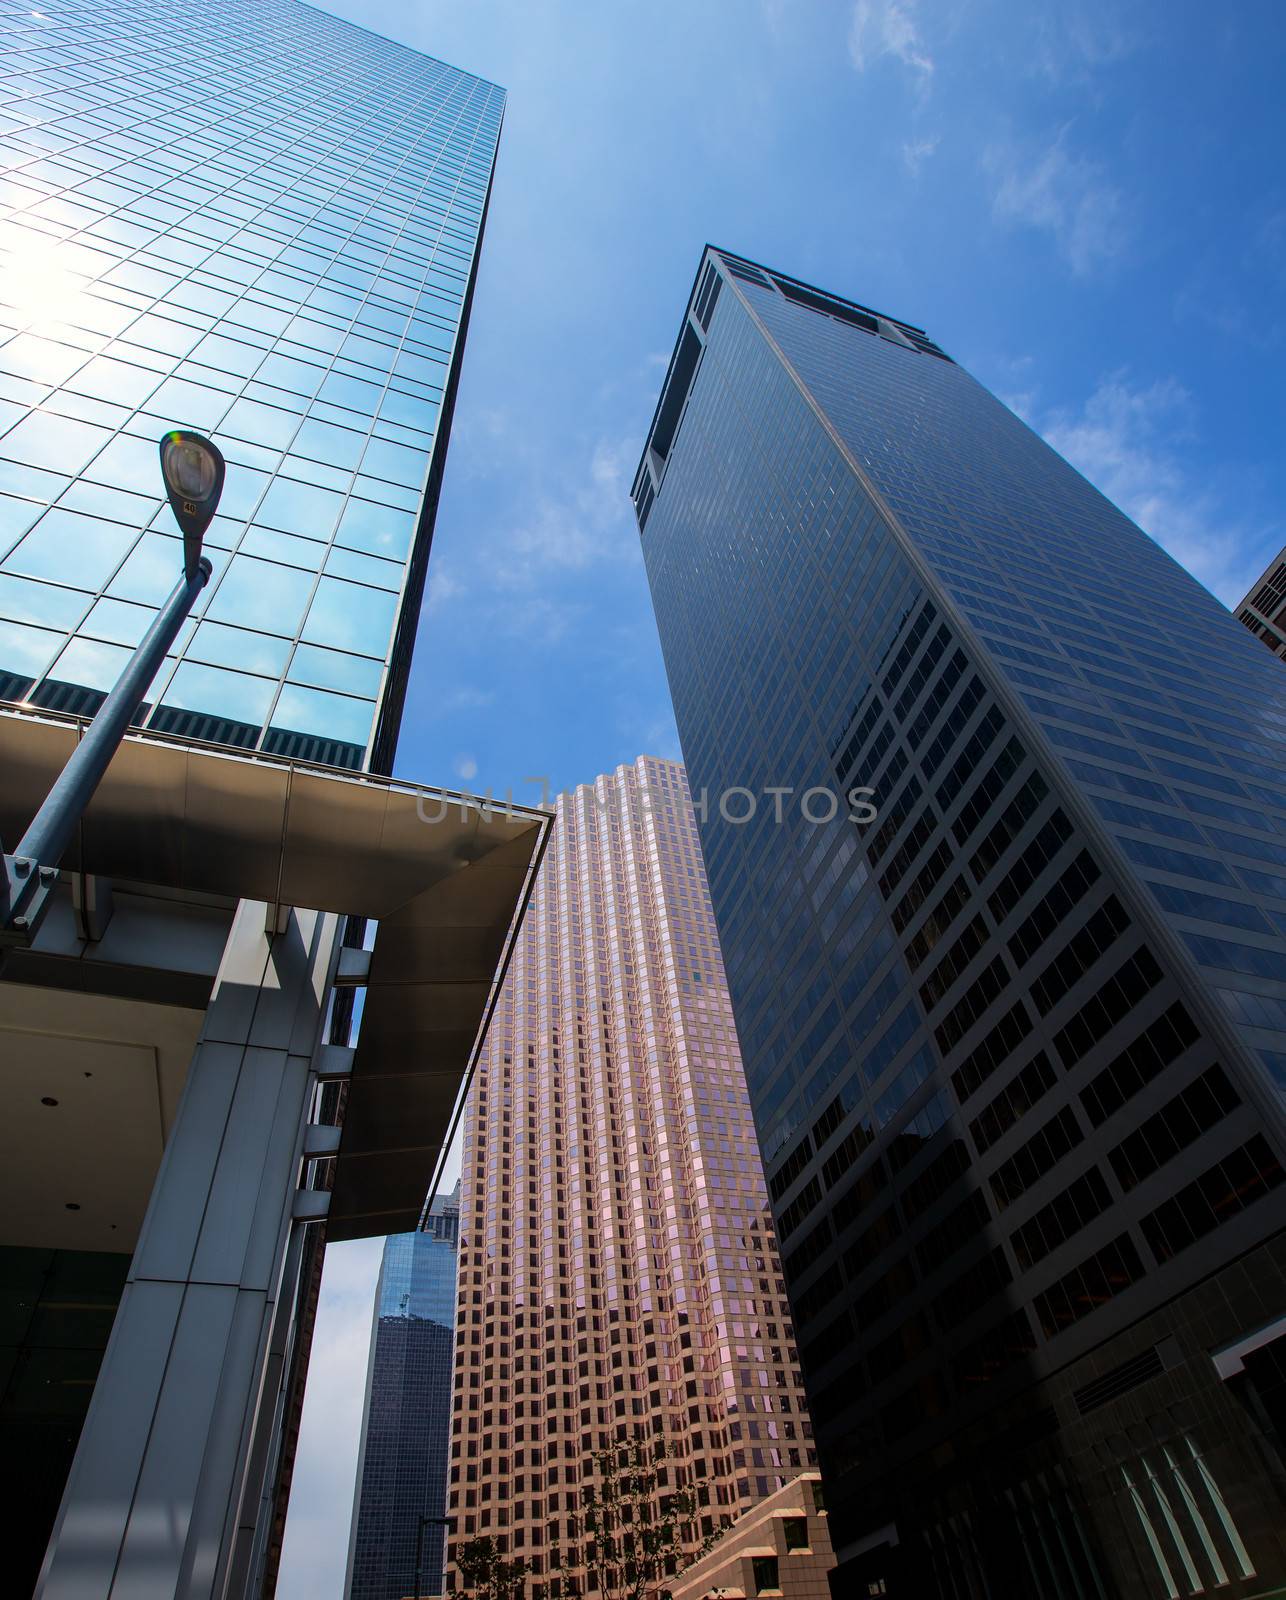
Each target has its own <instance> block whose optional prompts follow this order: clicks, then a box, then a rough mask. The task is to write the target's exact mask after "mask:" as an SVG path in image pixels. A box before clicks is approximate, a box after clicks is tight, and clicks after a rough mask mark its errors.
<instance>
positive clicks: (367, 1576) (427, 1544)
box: [347, 1184, 460, 1600]
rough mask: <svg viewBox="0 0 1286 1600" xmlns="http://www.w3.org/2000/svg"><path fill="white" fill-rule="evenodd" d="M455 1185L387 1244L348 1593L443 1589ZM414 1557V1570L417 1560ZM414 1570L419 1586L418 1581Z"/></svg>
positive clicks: (364, 1597) (395, 1596)
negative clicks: (421, 1223)
mask: <svg viewBox="0 0 1286 1600" xmlns="http://www.w3.org/2000/svg"><path fill="white" fill-rule="evenodd" d="M459 1231H460V1187H459V1184H457V1185H456V1189H455V1192H454V1193H453V1194H452V1195H450V1196H439V1197H438V1198H437V1199H436V1200H434V1202H433V1205H432V1207H431V1209H430V1211H429V1215H428V1217H427V1218H426V1219H425V1227H424V1229H423V1230H422V1231H421V1232H419V1233H399V1234H394V1235H393V1237H392V1238H390V1239H388V1240H386V1241H385V1244H384V1261H383V1265H382V1266H381V1268H380V1281H379V1287H378V1289H377V1290H376V1296H375V1325H374V1328H373V1329H372V1332H371V1356H370V1366H369V1369H368V1372H367V1378H366V1410H365V1413H364V1415H363V1418H362V1443H361V1451H360V1456H359V1462H358V1470H357V1486H356V1490H355V1494H354V1508H353V1531H352V1538H351V1541H350V1544H349V1552H348V1587H347V1595H348V1600H404V1597H405V1596H407V1595H422V1594H424V1595H427V1594H441V1592H442V1555H443V1549H444V1534H445V1529H444V1528H443V1527H442V1525H441V1522H440V1520H438V1521H435V1522H425V1521H424V1520H423V1519H425V1518H435V1519H441V1518H442V1517H444V1516H445V1514H446V1473H447V1436H448V1433H449V1431H450V1427H451V1375H452V1369H453V1365H454V1363H453V1356H454V1352H455V1297H456V1281H455V1279H456V1242H457V1239H458V1237H459ZM417 1555H418V1556H419V1558H420V1561H419V1571H418V1573H417V1570H416V1557H417ZM417 1576H418V1577H419V1580H420V1583H419V1588H418V1589H417V1588H416V1578H417Z"/></svg>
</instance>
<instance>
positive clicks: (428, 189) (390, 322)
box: [0, 0, 504, 770]
mask: <svg viewBox="0 0 1286 1600" xmlns="http://www.w3.org/2000/svg"><path fill="white" fill-rule="evenodd" d="M0 33H2V34H3V47H4V55H3V59H2V61H0V152H2V154H3V178H2V180H0V209H2V215H0V326H2V328H3V333H2V334H0V338H2V339H3V343H2V344H0V696H3V697H5V698H9V699H25V700H27V701H30V702H34V703H35V704H37V705H40V706H46V707H50V708H54V709H59V710H71V711H77V712H82V713H87V712H91V711H93V710H94V709H95V708H96V707H97V705H98V703H99V702H100V700H101V698H102V695H103V693H104V691H105V690H107V689H108V688H110V686H111V684H112V683H113V682H114V681H115V678H116V676H117V674H118V672H119V670H120V667H121V665H122V663H123V662H124V660H125V659H126V656H127V654H128V651H129V649H130V647H131V646H132V645H134V644H135V643H136V642H137V641H138V639H139V638H140V637H141V635H142V633H143V631H144V629H145V628H146V627H147V625H148V623H149V622H150V620H151V618H152V617H153V615H154V614H155V612H156V609H157V607H158V605H159V604H160V602H161V601H162V600H163V599H164V598H165V596H166V595H167V594H168V592H169V590H170V588H171V587H172V586H173V583H174V580H175V574H176V573H177V572H178V570H179V555H178V541H177V539H176V537H175V535H176V530H175V528H174V525H173V518H172V516H171V514H170V512H169V509H168V507H167V506H166V505H165V504H163V499H164V496H163V491H162V485H161V479H160V474H159V469H158V461H157V443H158V440H159V439H160V437H161V435H162V434H163V433H164V432H165V431H166V430H167V429H169V428H171V427H175V426H186V427H192V428H196V429H198V430H200V431H202V432H204V433H207V434H209V435H210V436H212V437H213V438H214V439H215V440H216V441H217V442H218V444H219V445H220V447H221V448H222V450H223V452H224V454H225V456H226V457H227V460H228V476H227V487H226V489H225V492H224V496H223V501H222V505H221V508H220V515H219V516H218V517H217V518H216V519H215V522H214V524H213V526H212V527H211V528H210V531H209V533H208V534H207V536H206V541H205V546H206V551H207V553H208V555H209V556H210V558H211V560H212V561H213V563H214V575H213V577H212V579H211V581H210V584H209V586H208V588H207V589H206V591H205V593H204V594H203V595H202V597H201V600H200V602H199V604H198V607H197V611H196V615H195V617H194V619H193V620H192V621H191V622H190V623H189V624H188V625H187V627H186V628H185V630H184V632H183V633H182V635H181V636H180V638H179V640H178V641H177V643H176V647H175V651H174V654H173V656H172V658H171V659H170V660H169V661H168V662H167V663H166V665H165V667H164V669H163V670H162V672H161V673H160V675H159V676H158V677H157V679H156V682H155V684H154V685H153V691H152V694H151V696H150V701H149V705H148V707H147V709H146V712H145V713H143V714H142V715H141V718H140V720H142V721H144V722H145V723H146V724H147V725H148V726H149V727H152V728H157V729H161V730H166V731H170V732H175V733H179V734H182V735H185V736H188V737H197V738H206V739H212V740H217V741H219V742H222V743H225V744H235V745H241V746H244V747H247V748H254V749H262V750H267V751H272V752H274V753H278V754H282V755H291V756H300V757H304V758H307V759H312V760H319V761H325V762H328V763H330V764H334V765H339V766H350V767H357V766H362V765H364V764H368V763H369V764H371V765H373V766H374V767H376V768H377V769H380V770H387V769H388V765H389V762H390V760H391V756H392V748H393V741H394V738H395V734H396V727H397V720H398V716H399V713H400V710H401V704H402V696H403V691H404V687H405V678H406V672H407V668H408V664H409V656H410V650H411V646H412V642H413V639H414V633H415V625H416V621H417V616H418V612H419V603H420V599H421V596H422V593H423V588H424V580H425V566H426V563H427V559H428V548H429V542H430V539H431V537H432V527H433V515H434V510H435V507H436V501H437V489H438V479H439V477H440V473H441V470H442V462H443V457H444V454H445V449H446V439H447V432H448V427H449V421H450V414H451V406H452V401H453V397H454V390H455V382H456V376H457V370H458V362H459V356H460V352H461V348H462V345H463V340H464V333H465V325H466V322H467V316H468V307H469V300H470V295H471V291H472V285H473V275H474V269H475V264H476V259H477V250H478V244H479V240H480V236H481V231H482V226H483V219H484V216H485V212H486V204H487V197H488V192H489V186H490V182H491V174H492V168H493V165H494V161H495V155H496V143H497V139H498V136H499V131H500V122H501V115H502V111H503V104H504V94H503V91H502V90H500V89H499V88H497V87H496V86H495V85H494V84H490V83H487V82H484V81H483V80H482V79H479V78H476V77H472V76H470V75H469V74H468V73H465V72H460V71H457V70H456V69H455V68H453V67H449V66H446V65H444V64H443V63H442V62H440V61H435V60H432V59H431V58H429V57H427V56H424V55H421V54H419V53H418V52H416V51H412V50H408V49H405V48H403V47H402V46H399V45H396V44H393V43H391V42H389V41H388V40H386V39H383V38H380V37H379V36H378V35H376V34H373V33H368V32H366V31H365V30H363V29H361V28H357V27H354V26H352V25H350V24H348V23H346V22H342V21H340V20H338V19H337V18H334V17H330V16H327V15H326V13H324V12H322V11H317V10H314V9H313V8H311V7H308V6H304V5H300V4H297V3H295V0H225V3H221V4H219V5H218V6H214V7H204V8H203V7H192V6H187V5H180V4H178V3H177V0H106V3H99V0H94V3H93V4H88V3H83V0H57V3H54V4H51V5H49V6H47V7H45V8H43V9H35V10H33V9H31V8H30V7H28V6H25V5H22V6H15V5H6V6H4V7H3V9H2V10H0Z"/></svg>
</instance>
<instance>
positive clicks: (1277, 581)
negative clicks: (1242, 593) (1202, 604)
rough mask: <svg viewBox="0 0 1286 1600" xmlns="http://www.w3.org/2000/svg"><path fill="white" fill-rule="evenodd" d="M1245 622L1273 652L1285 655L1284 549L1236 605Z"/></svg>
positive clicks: (1285, 566) (1285, 592)
mask: <svg viewBox="0 0 1286 1600" xmlns="http://www.w3.org/2000/svg"><path fill="white" fill-rule="evenodd" d="M1237 618H1238V621H1240V622H1244V623H1245V624H1246V626H1247V627H1248V628H1249V629H1250V631H1251V633H1253V634H1254V635H1255V636H1256V637H1257V638H1258V639H1260V640H1261V641H1262V642H1263V643H1264V644H1266V645H1267V646H1268V648H1269V649H1270V650H1271V651H1272V652H1273V654H1274V655H1275V656H1282V657H1283V658H1286V550H1281V551H1279V552H1278V555H1277V558H1276V560H1275V561H1270V562H1269V564H1268V566H1267V568H1266V569H1265V571H1264V574H1263V576H1262V577H1261V578H1260V579H1259V581H1258V582H1257V583H1255V584H1252V585H1251V589H1250V593H1249V594H1248V595H1247V596H1246V598H1245V599H1244V600H1243V601H1242V602H1241V604H1240V605H1239V606H1238V607H1237Z"/></svg>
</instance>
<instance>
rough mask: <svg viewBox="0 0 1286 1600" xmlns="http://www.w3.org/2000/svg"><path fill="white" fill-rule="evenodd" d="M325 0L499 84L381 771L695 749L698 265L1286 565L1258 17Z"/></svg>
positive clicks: (1274, 191)
mask: <svg viewBox="0 0 1286 1600" xmlns="http://www.w3.org/2000/svg"><path fill="white" fill-rule="evenodd" d="M327 9H329V10H332V11H334V12H335V13H337V14H339V15H342V16H347V17H349V18H350V19H352V20H353V21H358V22H362V23H364V24H367V25H370V24H371V23H372V22H374V23H375V25H376V26H378V27H379V28H380V30H381V31H383V32H386V33H387V34H389V35H390V37H393V38H396V39H399V40H401V41H403V42H404V43H406V44H409V45H413V46H415V47H416V48H418V49H422V50H425V51H428V52H429V53H431V54H433V55H437V56H440V57H442V58H443V59H444V60H447V61H450V62H451V63H452V64H453V65H456V66H459V67H464V68H466V69H468V70H470V71H473V72H477V73H479V74H481V75H482V76H484V77H487V78H490V79H492V80H494V81H496V82H498V83H501V84H503V85H504V86H505V87H506V88H507V89H508V90H509V105H508V111H507V114H506V121H505V129H504V133H503V135H502V139H501V148H500V159H499V166H498V170H497V174H496V183H495V192H494V196H493V200H492V210H491V217H490V221H489V224H488V230H487V237H486V242H485V246H484V250H483V258H482V268H481V273H480V277H479V283H478V291H477V297H476V301H475V306H474V313H473V326H472V328H471V330H470V334H469V343H468V350H467V353H466V359H465V366H464V376H463V381H462V384H461V389H460V397H459V403H458V406H457V411H456V420H455V428H454V432H453V437H452V444H451V452H450V457H449V460H448V465H447V474H446V482H445V487H444V492H443V496H442V502H441V507H440V511H439V516H438V524H437V534H436V539H435V545H434V552H433V558H432V562H431V567H430V579H429V599H428V604H427V606H426V609H425V613H424V618H423V622H422V625H421V630H420V640H419V644H418V648H417V654H416V661H415V668H414V674H413V680H412V687H411V692H410V696H409V699H408V704H407V712H406V719H405V722H404V725H403V734H402V743H401V749H400V752H399V760H398V768H399V772H400V773H401V774H402V775H403V776H405V777H408V778H413V779H417V780H421V781H425V782H452V783H456V784H464V785H467V786H469V787H471V788H474V789H477V790H481V789H484V788H485V787H487V786H489V785H490V786H492V787H493V788H494V789H495V790H496V791H497V792H503V791H504V790H505V789H506V788H507V787H508V786H509V785H510V784H512V785H513V786H514V788H515V793H516V794H517V795H518V796H520V797H521V796H525V797H528V798H535V796H536V791H535V789H534V788H531V787H527V788H524V787H523V784H522V780H523V779H524V778H526V777H527V776H529V775H535V774H543V775H546V776H547V777H548V778H549V780H550V782H551V784H552V786H553V788H554V789H555V790H557V789H562V788H567V787H570V786H571V785H573V784H575V783H579V782H583V781H586V780H589V779H592V778H593V777H594V776H595V775H596V774H597V773H599V772H602V771H604V770H607V769H609V768H611V767H612V766H614V765H615V764H616V763H618V762H620V761H627V760H633V758H634V757H635V756H637V755H638V754H639V753H640V752H642V751H648V752H650V753H653V754H660V755H677V754H678V753H679V751H678V743H677V738H676V735H675V731H674V726H673V720H672V716H671V712H670V707H669V697H668V693H667V690H666V685H665V675H664V670H663V667H662V663H661V658H660V651H659V648H658V646H657V643H656V636H655V627H654V623H653V618H652V611H651V603H650V600H649V598H648V593H647V585H646V582H645V580H644V575H643V568H642V563H641V560H640V558H639V552H638V539H637V533H636V531H635V527H634V521H633V515H632V512H631V509H630V506H629V501H628V489H629V484H630V481H631V479H632V477H633V473H634V468H635V465H636V463H637V460H638V455H639V451H640V448H641V444H642V438H643V433H644V430H645V429H646V426H647V424H648V421H649V419H650V417H651V414H652V408H653V406H654V405H655V402H656V396H657V389H658V386H659V383H660V380H661V377H662V376H663V372H664V366H665V362H666V361H667V360H668V357H669V352H670V349H671V346H672V344H673V341H674V338H675V335H676V332H677V329H678V324H679V318H680V317H681V315H682V312H683V308H684V304H685V302H686V297H687V294H688V289H689V286H690V284H691V280H692V276H693V274H694V272H695V270H696V265H697V261H698V258H699V254H700V250H701V247H702V245H703V244H704V243H705V242H706V241H707V240H709V241H712V242H714V243H717V244H722V245H725V246H727V247H728V248H730V249H733V250H736V251H738V252H740V253H742V254H744V255H749V256H751V257H754V258H755V259H758V260H761V261H765V262H767V263H768V264H770V265H772V266H775V267H777V268H779V269H781V270H783V271H786V272H789V273H792V274H794V275H795V276H797V277H801V278H804V279H806V280H808V281H810V282H814V283H817V284H819V285H821V286H823V287H825V288H828V289H831V290H834V291H837V292H839V293H841V294H846V295H849V296H851V297H853V298H855V299H858V300H860V301H862V302H864V303H865V304H868V305H873V306H876V307H878V308H879V309H881V310H884V311H887V312H889V313H891V314H892V315H894V316H897V317H900V318H903V319H905V320H907V321H910V322H914V323H917V324H919V325H920V326H922V327H924V328H926V329H928V331H929V333H930V334H931V335H932V336H933V337H934V338H935V339H936V340H937V341H938V342H939V343H940V344H942V345H943V346H944V347H945V348H946V349H947V350H948V351H950V353H951V354H952V355H953V356H955V357H956V359H957V360H959V361H961V362H962V363H963V364H964V365H965V366H967V367H968V368H969V369H970V370H971V371H972V372H973V373H974V374H975V375H976V376H977V377H978V378H980V379H981V380H982V381H983V382H984V383H985V384H987V385H988V387H990V388H991V389H993V390H994V391H995V392H996V393H997V394H999V395H1000V396H1001V397H1002V398H1004V399H1006V400H1007V401H1008V402H1009V403H1010V404H1011V405H1013V406H1014V408H1015V409H1016V410H1019V411H1020V412H1021V413H1022V415H1023V416H1024V417H1025V418H1026V419H1027V420H1028V421H1029V422H1030V423H1031V424H1032V426H1034V427H1036V428H1038V429H1039V430H1040V431H1041V432H1043V433H1044V434H1045V436H1046V437H1047V438H1049V439H1050V441H1051V442H1052V443H1054V444H1055V445H1056V447H1057V448H1058V449H1060V450H1061V451H1062V452H1063V453H1064V454H1065V455H1066V456H1067V457H1068V458H1069V459H1070V460H1071V461H1073V462H1074V464H1076V465H1077V466H1078V467H1080V469H1081V470H1082V471H1083V472H1085V473H1086V475H1087V476H1088V477H1090V478H1091V479H1092V480H1093V481H1094V482H1095V483H1097V484H1098V485H1099V487H1100V488H1102V489H1103V490H1104V491H1105V492H1107V493H1108V494H1109V495H1110V496H1111V497H1112V498H1113V499H1115V500H1116V501H1117V502H1118V503H1119V504H1120V505H1122V506H1123V507H1124V508H1125V509H1126V510H1127V511H1129V512H1130V513H1131V514H1132V515H1133V516H1134V517H1135V518H1136V520H1138V521H1139V522H1140V523H1141V524H1142V525H1143V527H1144V528H1146V529H1147V531H1148V532H1150V533H1151V534H1152V535H1153V536H1154V537H1155V538H1157V539H1159V540H1160V541H1161V542H1162V543H1163V544H1165V545H1166V547H1167V548H1168V549H1170V550H1171V551H1172V552H1173V553H1174V554H1175V555H1176V556H1177V557H1178V558H1179V559H1180V560H1181V561H1183V562H1184V564H1185V565H1186V566H1188V567H1189V568H1190V569H1191V570H1192V571H1193V572H1195V573H1196V574H1197V576H1198V577H1200V578H1201V579H1202V581H1203V582H1205V583H1206V584H1207V585H1208V586H1209V587H1210V588H1212V589H1213V590H1214V591H1215V593H1216V594H1218V595H1219V596H1220V598H1222V599H1223V600H1225V601H1227V602H1234V601H1236V600H1237V599H1239V598H1240V596H1241V594H1242V593H1243V592H1244V591H1245V589H1246V587H1247V586H1248V585H1249V583H1250V582H1251V580H1252V579H1253V578H1254V577H1255V576H1257V574H1258V572H1259V570H1260V569H1261V568H1262V566H1263V565H1264V564H1265V563H1266V562H1267V560H1268V559H1269V558H1270V557H1271V556H1272V555H1273V554H1275V553H1276V551H1277V550H1278V549H1279V548H1280V547H1281V546H1282V544H1283V543H1286V515H1283V512H1282V505H1283V489H1284V488H1286V461H1284V460H1283V452H1282V440H1283V401H1282V384H1281V371H1282V364H1283V354H1284V351H1286V309H1284V305H1286V169H1284V168H1283V166H1282V159H1281V158H1282V150H1283V144H1284V142H1286V109H1284V108H1283V97H1282V94H1281V84H1282V82H1283V77H1284V74H1283V69H1284V67H1286V12H1283V9H1282V7H1281V5H1280V3H1279V0H1237V3H1236V4H1234V5H1224V6H1217V7H1215V6H1209V5H1207V4H1197V3H1196V0H1155V3H1149V0H1134V3H1132V4H1130V5H1128V6H1126V5H1122V4H1120V3H1117V4H1107V3H1099V0H1095V3H1084V4H1080V3H1077V0H1055V3H1046V0H1039V3H1038V0H921V3H919V4H917V3H915V0H682V3H676V0H647V3H639V0H598V3H597V4H595V3H591V0H580V3H579V4H573V3H570V0H419V3H415V0H405V3H404V4H403V5H401V6H400V7H397V8H393V7H387V8H384V7H381V8H374V7H372V6H371V5H370V4H369V0H368V3H367V4H354V3H348V0H344V3H332V4H330V5H329V6H328V7H327ZM1160 625H1161V626H1166V625H1167V623H1166V620H1165V619H1161V623H1160ZM1173 626H1174V628H1175V633H1176V649H1178V650H1182V639H1181V634H1182V619H1173ZM377 1265H378V1248H377V1247H375V1246H373V1245H371V1244H364V1245H353V1246H343V1247H339V1248H337V1249H335V1250H333V1251H332V1252H331V1253H330V1255H329V1256H328V1261H327V1275H326V1284H325V1288H324V1296H323V1309H322V1315H321V1320H320V1323H319V1331H318V1353H317V1357H316V1359H315V1362H314V1379H313V1383H312V1388H311V1392H310V1398H309V1407H308V1412H307V1414H306V1420H305V1431H304V1439H303V1453H302V1456H301V1462H300V1469H299V1476H298V1478H297V1486H296V1491H295V1497H294V1504H293V1505H292V1512H291V1527H290V1529H289V1531H288V1535H287V1559H286V1566H285V1571H284V1574H283V1582H282V1587H281V1591H280V1592H281V1595H282V1600H303V1596H305V1595H307V1596H308V1597H309V1600H338V1597H339V1596H340V1595H341V1593H342V1588H343V1573H344V1552H345V1549H346V1543H347V1529H348V1516H349V1510H350V1505H351V1486H352V1472H353V1464H354V1460H355V1449H356V1432H355V1429H356V1420H355V1419H356V1418H358V1417H359V1416H360V1401H361V1384H362V1381H363V1377H364V1367H365V1358H366V1340H367V1337H368V1331H369V1317H370V1303H371V1302H370V1295H371V1289H372V1285H373V1281H374V1278H373V1275H374V1271H375V1269H376V1267H377Z"/></svg>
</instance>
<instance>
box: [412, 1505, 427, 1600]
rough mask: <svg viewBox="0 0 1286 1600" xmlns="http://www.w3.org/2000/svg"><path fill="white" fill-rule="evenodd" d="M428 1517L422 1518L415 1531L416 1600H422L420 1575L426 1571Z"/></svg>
mask: <svg viewBox="0 0 1286 1600" xmlns="http://www.w3.org/2000/svg"><path fill="white" fill-rule="evenodd" d="M427 1521H428V1518H427V1517H421V1518H420V1526H419V1527H418V1528H417V1529H416V1530H415V1600H420V1574H421V1572H422V1571H423V1570H424V1524H425V1523H426V1522H427Z"/></svg>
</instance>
